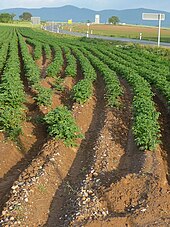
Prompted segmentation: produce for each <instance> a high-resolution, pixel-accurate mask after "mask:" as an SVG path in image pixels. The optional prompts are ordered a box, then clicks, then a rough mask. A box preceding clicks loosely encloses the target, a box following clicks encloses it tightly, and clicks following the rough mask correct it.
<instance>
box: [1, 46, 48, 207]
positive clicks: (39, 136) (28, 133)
mask: <svg viewBox="0 0 170 227" xmlns="http://www.w3.org/2000/svg"><path fill="white" fill-rule="evenodd" d="M19 56H20V62H21V78H22V80H23V84H24V89H25V93H26V102H25V103H24V104H25V107H26V109H25V117H26V120H25V121H24V122H23V125H22V134H21V135H20V136H19V138H18V140H17V141H16V143H12V142H10V141H6V143H5V142H4V136H3V135H1V138H0V145H2V149H1V157H2V161H1V162H2V163H1V168H2V169H1V174H2V178H1V180H0V189H1V191H0V210H1V209H2V207H3V204H4V203H5V201H6V200H7V199H8V192H9V189H10V188H11V186H12V185H13V183H14V182H15V180H16V179H17V178H18V176H19V175H20V173H21V172H22V171H23V170H24V169H25V168H26V167H27V166H28V165H29V163H30V162H31V161H32V159H33V158H35V157H36V156H37V155H38V153H39V152H40V150H41V148H42V146H43V144H44V143H45V142H46V140H47V139H46V138H47V133H46V129H45V127H44V125H43V124H41V123H38V122H37V121H38V117H39V116H42V113H41V112H40V110H39V108H38V106H37V105H36V103H35V100H34V99H33V97H34V93H33V92H32V91H31V90H30V88H29V86H28V81H27V79H26V77H25V75H24V68H23V67H24V64H23V61H22V58H21V53H20V48H19Z"/></svg>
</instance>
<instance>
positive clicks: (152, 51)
mask: <svg viewBox="0 0 170 227" xmlns="http://www.w3.org/2000/svg"><path fill="white" fill-rule="evenodd" d="M166 51H167V49H165V48H162V49H161V48H155V47H146V46H145V47H143V46H142V47H141V46H140V45H135V46H131V48H129V49H128V50H126V52H128V53H129V52H130V53H131V52H132V53H136V54H138V55H139V56H141V55H142V56H143V57H144V58H145V59H147V60H148V61H151V62H152V63H154V64H160V65H164V66H167V67H170V62H169V59H168V58H167V56H166ZM164 52H165V54H164Z"/></svg>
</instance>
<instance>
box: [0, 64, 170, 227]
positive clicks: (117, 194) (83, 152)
mask: <svg viewBox="0 0 170 227" xmlns="http://www.w3.org/2000/svg"><path fill="white" fill-rule="evenodd" d="M21 65H22V64H21ZM21 67H22V66H21ZM79 67H80V66H79V65H77V69H78V70H77V71H78V72H79V71H80V68H79ZM22 72H23V70H22ZM78 75H79V73H78ZM23 76H24V75H23ZM79 77H81V75H79ZM23 81H24V85H25V89H26V93H27V98H28V99H27V101H28V100H29V101H28V112H27V114H28V115H27V117H28V118H29V117H36V115H37V112H36V111H37V109H36V105H35V103H34V101H33V99H32V95H33V94H32V93H30V92H31V91H30V90H29V89H28V87H27V80H26V79H23ZM49 82H51V81H49ZM120 82H121V85H122V87H123V89H124V95H123V96H122V98H121V106H120V107H119V108H118V109H116V108H108V107H107V106H106V102H105V99H104V82H103V79H102V77H100V76H99V75H98V79H97V81H96V82H95V86H94V96H93V97H92V98H91V99H90V100H89V101H88V102H87V103H86V104H85V105H78V104H73V105H70V108H72V112H73V115H74V117H75V119H76V122H77V124H78V125H79V127H80V128H81V130H82V132H83V133H84V134H85V138H84V139H78V140H77V143H78V147H76V148H67V147H65V146H64V145H63V144H62V143H61V142H56V141H55V140H49V141H48V142H47V143H45V141H43V140H41V139H38V140H37V142H38V143H40V144H39V145H38V144H36V142H35V144H33V145H32V146H31V148H30V149H32V152H33V153H32V152H31V156H30V160H29V162H28V160H26V165H25V164H24V163H25V162H22V161H21V163H20V167H22V168H20V169H19V171H20V173H17V174H18V175H17V176H18V177H17V180H16V178H15V179H13V178H12V181H11V182H10V184H11V186H10V187H11V190H10V191H9V189H10V187H8V189H7V191H8V193H7V195H8V197H5V201H3V205H2V206H1V207H2V208H3V210H2V215H1V216H0V226H1V225H2V226H11V227H12V226H22V227H37V226H44V227H48V226H49V227H53V226H54V227H56V226H57V227H60V226H61V227H64V226H86V227H98V226H104V227H108V226H121V227H152V226H153V227H154V226H155V227H157V226H159V227H169V226H170V215H169V214H170V204H169V201H170V187H169V185H168V180H169V162H168V161H167V160H168V158H169V149H170V147H169V146H170V145H169V136H170V129H169V115H168V112H167V110H166V108H165V107H164V106H163V105H162V101H161V100H160V99H159V97H158V96H155V99H154V101H155V102H156V104H157V108H158V111H160V112H161V116H160V124H161V129H162V135H163V136H162V145H160V146H158V147H157V149H156V151H155V152H151V151H145V152H141V151H139V150H138V148H137V147H136V145H135V143H134V138H133V134H132V130H131V128H132V123H133V117H132V110H131V103H132V94H131V90H130V88H129V86H128V84H127V83H126V81H125V80H123V79H121V80H120ZM42 83H44V86H48V87H49V88H51V84H50V83H48V81H46V80H43V81H42ZM45 83H46V84H45ZM74 83H75V80H73V79H70V78H65V86H67V88H68V93H67V94H66V93H64V94H63V95H64V96H63V97H61V95H59V96H58V101H57V102H56V103H55V105H58V104H59V102H60V103H61V104H62V103H64V104H67V105H69V104H70V102H71V101H70V100H69V99H70V97H69V95H68V94H69V91H70V89H71V88H72V86H73V84H74ZM27 89H28V90H27ZM54 97H56V96H54ZM66 99H68V100H66ZM39 111H40V110H39ZM34 113H35V115H34ZM32 114H33V115H32ZM38 114H40V113H38ZM34 126H35V127H37V132H36V133H37V136H39V135H38V134H39V132H40V130H41V129H40V128H38V127H39V126H37V123H36V124H35V125H34ZM24 138H25V137H24ZM27 138H28V139H26V140H28V141H29V136H28V137H27ZM41 142H42V143H41ZM20 144H22V146H21V148H23V147H26V150H27V146H26V145H25V144H26V141H25V142H23V140H22V137H21V143H20ZM34 145H35V147H34ZM8 146H9V144H8ZM11 146H12V145H11ZM28 147H30V145H28ZM34 149H35V150H36V153H34V151H35V150H34ZM29 152H30V150H29ZM32 154H35V155H32ZM15 167H18V166H17V165H16V166H14V168H15ZM10 171H11V172H10ZM10 171H9V172H10V177H13V176H12V174H11V173H12V172H13V168H12V169H11V170H10ZM14 174H15V171H14ZM2 186H3V185H2ZM1 188H2V189H3V187H1V183H0V189H1ZM5 202H6V203H5ZM4 203H5V206H4Z"/></svg>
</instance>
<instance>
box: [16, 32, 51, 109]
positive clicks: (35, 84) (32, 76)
mask: <svg viewBox="0 0 170 227" xmlns="http://www.w3.org/2000/svg"><path fill="white" fill-rule="evenodd" d="M18 36H19V43H20V48H21V55H22V59H23V62H24V71H25V75H26V78H27V80H28V82H29V85H30V86H31V87H32V88H33V89H34V90H35V92H36V97H35V100H36V101H37V104H38V105H44V106H49V105H51V103H52V91H51V89H48V88H45V87H43V86H41V83H40V82H41V73H40V69H39V68H38V66H37V65H36V64H35V62H34V60H33V59H32V57H31V55H30V54H29V52H28V49H27V45H26V43H25V41H24V39H23V37H22V35H20V34H19V33H18Z"/></svg>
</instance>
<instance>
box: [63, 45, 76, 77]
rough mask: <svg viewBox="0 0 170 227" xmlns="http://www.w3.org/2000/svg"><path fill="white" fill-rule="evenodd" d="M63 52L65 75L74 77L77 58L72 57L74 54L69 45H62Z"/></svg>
mask: <svg viewBox="0 0 170 227" xmlns="http://www.w3.org/2000/svg"><path fill="white" fill-rule="evenodd" d="M63 50H64V54H65V57H66V62H67V66H66V69H65V75H66V76H71V77H76V75H77V60H76V58H75V57H74V55H73V54H72V53H71V50H70V48H69V47H66V46H64V47H63Z"/></svg>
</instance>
